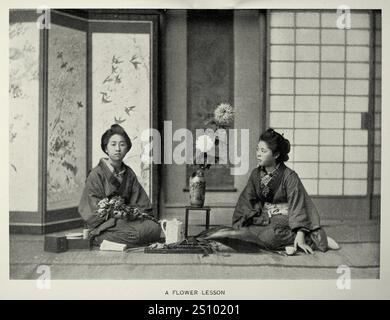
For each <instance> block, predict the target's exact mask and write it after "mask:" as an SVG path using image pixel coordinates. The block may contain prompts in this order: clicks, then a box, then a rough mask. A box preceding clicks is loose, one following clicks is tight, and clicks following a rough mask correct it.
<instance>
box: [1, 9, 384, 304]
mask: <svg viewBox="0 0 390 320" xmlns="http://www.w3.org/2000/svg"><path fill="white" fill-rule="evenodd" d="M294 3H295V2H289V4H290V5H284V6H283V2H281V3H278V2H277V1H275V5H274V6H272V2H271V4H270V2H267V5H263V6H262V3H261V2H260V1H259V2H258V3H257V4H256V5H255V6H254V5H253V3H248V5H247V6H245V4H240V3H237V6H231V5H230V6H223V5H220V6H218V7H211V6H203V7H202V5H201V4H200V5H198V6H195V5H194V6H192V7H191V6H188V7H185V6H181V7H180V5H179V6H178V7H177V6H176V7H175V6H170V5H167V6H166V7H164V5H163V3H161V4H159V6H160V7H150V8H148V7H147V6H146V5H144V6H142V5H139V4H138V6H134V7H133V6H132V5H131V3H129V4H127V5H128V7H124V6H123V4H122V7H121V6H120V5H119V7H116V6H115V5H114V3H113V6H112V7H110V3H107V4H105V6H106V7H103V8H102V7H100V5H95V6H94V4H93V2H87V3H85V4H84V6H80V5H77V6H76V5H75V6H74V7H72V6H69V5H66V6H65V5H64V6H62V7H61V6H53V7H50V3H48V4H45V5H43V4H40V5H37V6H36V7H35V6H33V5H31V6H29V7H27V6H25V7H23V6H20V5H15V6H13V7H12V5H10V6H9V7H8V8H7V9H6V10H2V11H4V12H3V13H4V14H5V15H7V16H8V34H7V33H6V32H5V31H3V36H4V37H5V40H7V41H8V46H7V48H6V49H7V51H8V57H7V61H4V62H3V66H4V67H5V68H4V69H5V70H7V71H6V72H5V76H4V77H5V80H4V81H5V82H4V86H3V88H4V87H5V86H6V84H7V82H8V93H7V95H8V103H5V105H4V107H3V112H4V116H3V118H4V120H3V121H7V122H6V124H5V125H4V127H5V128H6V129H5V130H4V132H6V133H8V137H6V138H5V143H7V144H8V145H7V150H8V161H7V163H6V162H4V165H3V167H4V168H5V167H6V166H8V170H5V171H6V172H5V174H4V176H5V177H7V176H8V187H7V186H6V185H5V184H4V185H3V189H4V190H5V189H7V190H8V191H7V197H6V198H4V199H3V201H2V202H6V203H8V214H6V212H3V216H7V219H5V218H4V220H2V221H4V223H6V225H4V230H5V232H6V235H7V240H6V241H7V242H6V245H5V246H4V247H3V248H4V250H3V255H4V256H8V257H9V261H7V265H6V266H3V267H6V269H7V274H6V275H5V277H6V280H5V281H7V282H9V283H10V286H12V285H13V284H15V286H16V287H18V286H19V285H21V284H22V283H24V281H21V280H28V281H27V282H25V283H26V284H27V286H28V288H29V289H28V290H27V291H28V292H31V294H32V292H34V291H33V290H34V289H35V290H38V291H40V292H46V293H45V294H47V295H50V291H54V289H53V287H55V286H56V285H55V284H56V283H57V280H63V281H61V283H63V284H64V285H66V284H67V283H69V285H70V283H76V285H77V284H80V282H79V280H93V281H94V283H95V284H96V285H97V286H105V284H104V283H106V282H107V281H109V280H112V281H113V282H112V283H113V285H114V284H115V285H116V284H118V283H121V285H123V287H121V289H122V290H126V285H125V284H126V283H129V285H128V287H129V288H130V287H131V293H129V297H130V296H136V292H137V290H140V292H142V293H141V296H145V295H147V288H146V287H147V286H148V285H149V284H151V281H149V280H153V281H156V282H153V285H156V284H157V283H160V282H158V281H160V280H169V281H173V282H172V283H169V282H168V283H166V282H162V284H160V289H158V288H157V287H153V289H151V292H152V291H153V294H151V295H153V296H154V297H158V298H161V299H185V298H191V299H226V298H228V297H237V295H239V292H241V293H245V287H246V286H247V285H246V283H252V285H253V286H255V283H256V282H255V281H260V282H259V283H261V281H263V280H267V281H277V283H278V284H277V285H275V287H274V290H273V291H272V292H271V295H272V296H275V295H277V291H278V288H282V284H283V283H289V286H290V289H291V292H292V291H293V290H294V288H297V287H300V286H301V284H302V285H304V284H305V283H310V282H311V281H313V283H314V281H320V282H319V283H321V281H322V283H323V284H327V286H329V288H331V290H329V291H326V290H322V291H321V290H320V289H319V288H317V289H318V291H317V289H313V290H314V291H313V292H316V293H317V294H318V296H320V295H321V294H323V295H324V296H332V295H334V294H336V295H337V294H340V295H342V294H345V296H346V297H348V292H352V291H353V289H356V290H358V289H360V290H362V293H361V294H366V295H368V296H367V297H368V298H369V297H370V296H369V293H368V292H367V291H366V292H364V285H362V284H364V281H370V282H369V283H370V286H372V287H375V283H377V282H380V281H381V280H383V279H386V278H387V277H386V275H385V274H384V273H383V272H384V271H386V267H384V265H383V263H385V260H384V258H385V256H384V254H386V252H385V249H384V246H385V248H386V244H385V243H386V241H385V240H383V239H384V238H383V236H384V235H386V230H387V229H386V228H385V225H386V224H387V221H386V220H388V219H386V217H385V216H386V212H384V211H383V209H384V205H383V201H386V195H385V189H384V183H385V181H384V175H383V172H384V169H383V168H382V155H383V154H384V153H383V152H382V138H383V137H384V135H385V132H384V131H385V128H383V130H382V124H383V123H385V122H384V121H382V110H383V108H384V107H383V103H382V75H383V74H384V68H383V67H382V66H385V62H384V63H383V64H382V40H383V41H385V39H384V37H383V34H382V30H384V29H385V23H384V22H385V20H384V18H383V12H384V10H383V6H384V4H383V2H380V1H378V4H375V2H373V3H372V4H371V7H369V5H370V4H366V5H364V6H362V5H361V3H359V2H356V1H355V2H354V1H344V2H340V1H338V2H336V1H333V2H329V3H328V4H327V5H326V7H324V6H320V3H318V4H316V2H315V1H313V3H312V5H311V6H306V7H302V5H299V2H297V3H296V5H295V6H294ZM34 5H35V4H34ZM187 5H188V4H187ZM5 43H7V42H5ZM383 56H386V55H385V54H384V55H383ZM384 95H385V92H384ZM6 98H7V96H5V99H6ZM384 99H385V97H384ZM5 109H7V110H8V111H6V110H5ZM7 113H8V115H7ZM385 141H386V140H385V139H383V144H384V143H385ZM2 193H5V192H2ZM382 193H383V196H382ZM3 211H6V210H5V209H3ZM387 227H389V226H387ZM382 233H384V234H382ZM2 263H3V262H2ZM117 280H121V281H120V282H118V281H117ZM189 280H190V281H189ZM232 280H234V283H236V284H237V285H238V286H241V288H240V289H237V291H235V289H234V288H229V285H230V284H231V283H232ZM128 281H129V282H128ZM132 281H137V282H138V281H140V283H144V282H145V283H146V284H145V286H144V285H143V284H138V285H137V287H134V286H132V285H131V283H133V282H132ZM143 281H144V282H143ZM198 281H201V282H199V283H201V284H197V283H198ZM291 281H293V282H291ZM308 281H309V282H308ZM362 281H363V282H362ZM371 281H372V282H371ZM240 282H242V283H241V285H240ZM81 283H82V282H81ZM109 283H111V282H109ZM164 283H165V284H164ZM272 283H273V282H272ZM316 283H317V282H316ZM313 286H314V285H313ZM16 287H15V288H16ZM308 287H310V285H309V286H308ZM308 287H306V288H308ZM137 288H139V289H137ZM247 288H250V286H248V287H247ZM351 288H352V289H351ZM367 288H368V287H367ZM370 288H371V287H370ZM377 288H378V292H376V293H375V294H376V295H383V296H387V297H389V293H390V292H385V291H383V292H379V291H380V290H382V289H381V288H384V286H381V285H378V286H377ZM15 290H16V289H15ZM129 290H130V289H129ZM248 290H249V289H248ZM256 290H258V291H261V286H258V287H257V289H256ZM280 290H282V289H280ZM285 290H286V289H285ZM285 290H284V291H285ZM27 291H26V292H25V294H26V295H27V294H28V293H27ZM254 292H255V291H253V292H252V293H250V292H246V293H247V294H248V295H249V296H250V297H251V298H254V299H256V297H258V296H259V295H256V294H254ZM335 292H336V293H335ZM3 294H5V293H3ZM261 294H262V295H263V296H264V295H266V292H262V293H261ZM286 294H287V293H284V294H283V297H284V298H286V297H287V296H286ZM313 294H314V293H313ZM19 295H21V296H22V295H23V293H22V292H19ZM92 295H94V294H93V293H91V296H92ZM304 295H310V292H305V293H302V295H301V296H304ZM80 296H81V291H80ZM358 296H359V295H358V294H357V295H356V296H355V297H358ZM291 297H292V298H297V297H298V296H296V295H293V294H291ZM350 297H353V295H352V293H351V296H350Z"/></svg>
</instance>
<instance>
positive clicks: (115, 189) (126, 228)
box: [79, 124, 161, 247]
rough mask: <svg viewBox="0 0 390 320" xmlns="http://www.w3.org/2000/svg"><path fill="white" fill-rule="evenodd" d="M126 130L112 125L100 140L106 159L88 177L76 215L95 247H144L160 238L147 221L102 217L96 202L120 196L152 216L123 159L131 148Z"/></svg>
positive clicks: (157, 228)
mask: <svg viewBox="0 0 390 320" xmlns="http://www.w3.org/2000/svg"><path fill="white" fill-rule="evenodd" d="M131 146H132V144H131V140H130V138H129V136H128V135H127V133H126V131H125V130H124V129H123V128H122V127H121V126H120V125H117V124H114V125H112V126H111V128H110V129H108V130H107V131H106V132H105V133H104V134H103V136H102V138H101V148H102V150H103V152H104V153H106V154H107V155H108V158H102V159H100V162H99V164H98V165H97V166H96V167H95V168H93V169H92V170H91V172H90V173H89V175H88V178H87V181H86V185H85V188H84V192H83V194H82V197H81V201H80V204H79V213H80V215H81V216H82V218H83V219H84V220H85V222H86V223H87V225H88V228H89V229H90V235H91V236H92V237H93V239H94V244H96V245H99V244H100V243H101V242H102V241H103V240H109V241H113V242H117V243H122V244H126V245H128V246H133V247H135V246H139V245H146V244H150V243H153V242H156V241H158V240H159V238H160V233H161V227H160V225H159V224H158V223H156V222H155V221H152V220H148V219H136V220H135V219H133V220H129V219H126V218H125V217H124V215H123V213H120V212H118V213H116V214H111V215H110V216H105V217H104V216H101V215H99V214H98V212H99V211H98V210H99V202H100V201H101V200H102V199H105V198H108V199H110V198H112V197H117V196H120V197H121V198H123V199H124V203H125V204H126V205H128V206H131V207H136V208H138V210H139V212H145V213H149V214H152V206H151V203H150V201H149V198H148V196H147V195H146V193H145V191H144V189H143V188H142V186H141V185H140V183H139V182H138V180H137V177H136V174H135V173H134V171H133V170H132V169H131V168H130V167H128V166H127V165H125V164H124V163H123V162H122V160H123V158H124V157H125V155H126V154H127V152H129V150H130V149H131Z"/></svg>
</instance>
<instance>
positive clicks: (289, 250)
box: [285, 247, 297, 256]
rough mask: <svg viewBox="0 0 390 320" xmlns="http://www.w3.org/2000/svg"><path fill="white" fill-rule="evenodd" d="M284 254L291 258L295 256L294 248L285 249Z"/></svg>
mask: <svg viewBox="0 0 390 320" xmlns="http://www.w3.org/2000/svg"><path fill="white" fill-rule="evenodd" d="M285 250H286V253H287V254H288V255H289V256H292V255H294V254H295V252H296V251H297V250H296V249H295V248H294V247H286V249H285Z"/></svg>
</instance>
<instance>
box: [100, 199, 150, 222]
mask: <svg viewBox="0 0 390 320" xmlns="http://www.w3.org/2000/svg"><path fill="white" fill-rule="evenodd" d="M97 214H98V215H99V217H100V218H104V219H105V220H108V219H109V218H113V217H119V218H121V219H125V220H128V221H132V220H152V221H154V222H157V219H156V218H154V217H153V216H152V215H150V214H148V213H146V212H142V211H141V209H139V208H137V207H131V206H128V205H126V204H125V200H124V199H123V198H122V197H120V196H114V197H112V198H111V199H110V198H104V199H102V200H100V201H99V203H98V209H97Z"/></svg>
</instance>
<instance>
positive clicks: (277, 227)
mask: <svg viewBox="0 0 390 320" xmlns="http://www.w3.org/2000/svg"><path fill="white" fill-rule="evenodd" d="M289 152H290V143H289V141H288V140H287V139H285V138H284V137H283V136H282V135H281V134H279V133H277V132H276V131H274V130H273V129H268V130H267V131H265V132H264V133H263V134H262V135H261V136H260V140H259V143H258V146H257V159H258V161H259V165H258V167H257V168H255V169H254V170H253V171H252V173H251V175H250V178H249V181H248V183H247V185H246V187H245V189H244V190H243V191H242V193H241V195H240V197H239V199H238V202H237V205H236V207H235V210H234V214H233V219H232V220H233V221H232V223H233V228H229V229H226V228H225V229H220V230H219V231H217V232H216V233H211V234H210V233H209V234H208V235H206V239H209V240H212V239H214V240H216V241H220V242H222V243H224V244H226V245H228V246H231V247H233V248H235V249H237V250H240V249H243V250H245V249H249V248H250V247H251V246H252V249H253V247H255V246H258V247H259V248H262V249H266V250H271V251H273V250H283V249H284V248H285V247H286V246H292V245H293V246H294V247H295V250H297V249H301V250H303V251H304V252H305V253H313V250H320V251H326V250H327V249H329V248H332V249H338V245H337V243H336V242H335V241H334V240H333V239H331V238H329V237H327V236H326V233H325V231H324V230H323V229H322V228H321V225H320V218H319V214H318V212H317V209H316V207H315V206H314V204H313V202H312V200H311V199H310V197H309V195H308V194H307V192H306V190H305V188H304V186H303V184H302V182H301V180H300V179H299V177H298V175H297V173H295V172H294V171H293V170H291V169H290V168H288V167H287V166H286V165H285V164H284V162H286V161H287V160H288V159H289V157H288V153H289Z"/></svg>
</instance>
